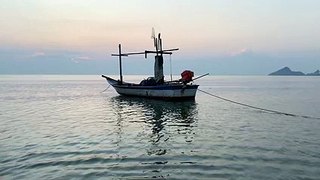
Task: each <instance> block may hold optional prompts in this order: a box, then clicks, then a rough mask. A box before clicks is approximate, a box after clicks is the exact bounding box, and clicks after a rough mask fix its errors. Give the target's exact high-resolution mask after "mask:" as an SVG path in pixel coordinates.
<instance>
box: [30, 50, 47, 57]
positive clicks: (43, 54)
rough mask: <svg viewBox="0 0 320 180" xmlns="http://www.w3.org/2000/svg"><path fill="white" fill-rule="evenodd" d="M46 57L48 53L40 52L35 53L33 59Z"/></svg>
mask: <svg viewBox="0 0 320 180" xmlns="http://www.w3.org/2000/svg"><path fill="white" fill-rule="evenodd" d="M45 55H46V53H44V52H41V51H39V52H34V53H33V54H32V55H31V57H41V56H45Z"/></svg>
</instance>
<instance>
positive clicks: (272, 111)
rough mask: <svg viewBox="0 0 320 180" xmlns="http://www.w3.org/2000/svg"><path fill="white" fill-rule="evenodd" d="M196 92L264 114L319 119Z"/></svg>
mask: <svg viewBox="0 0 320 180" xmlns="http://www.w3.org/2000/svg"><path fill="white" fill-rule="evenodd" d="M198 91H201V92H203V93H205V94H207V95H210V96H212V97H215V98H218V99H221V100H224V101H228V102H231V103H234V104H238V105H241V106H246V107H249V108H252V109H257V110H261V111H265V112H271V113H275V114H282V115H286V116H293V117H302V118H307V119H320V118H319V117H312V116H304V115H298V114H292V113H286V112H281V111H276V110H271V109H266V108H260V107H256V106H252V105H249V104H244V103H241V102H237V101H233V100H230V99H227V98H224V97H221V96H217V95H214V94H212V93H209V92H206V91H204V90H201V89H198Z"/></svg>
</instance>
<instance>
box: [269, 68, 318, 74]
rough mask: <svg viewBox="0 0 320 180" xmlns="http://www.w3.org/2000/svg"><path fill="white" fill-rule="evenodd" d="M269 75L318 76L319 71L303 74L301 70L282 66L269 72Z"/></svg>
mask: <svg viewBox="0 0 320 180" xmlns="http://www.w3.org/2000/svg"><path fill="white" fill-rule="evenodd" d="M269 76H320V71H319V70H316V71H315V72H313V73H307V74H305V73H303V72H301V71H292V70H291V69H290V68H288V67H284V68H282V69H279V70H278V71H275V72H273V73H270V74H269Z"/></svg>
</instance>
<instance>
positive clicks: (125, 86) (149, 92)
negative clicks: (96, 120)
mask: <svg viewBox="0 0 320 180" xmlns="http://www.w3.org/2000/svg"><path fill="white" fill-rule="evenodd" d="M104 77H105V78H106V79H107V81H108V83H109V84H110V85H111V86H113V88H114V89H115V90H116V91H117V92H118V93H119V94H120V95H125V96H138V97H145V98H154V99H166V100H187V99H194V98H195V96H196V92H197V89H198V85H183V84H179V83H175V84H163V85H156V86H141V85H137V84H130V83H122V84H121V83H119V81H116V80H114V79H112V78H110V77H106V76H104Z"/></svg>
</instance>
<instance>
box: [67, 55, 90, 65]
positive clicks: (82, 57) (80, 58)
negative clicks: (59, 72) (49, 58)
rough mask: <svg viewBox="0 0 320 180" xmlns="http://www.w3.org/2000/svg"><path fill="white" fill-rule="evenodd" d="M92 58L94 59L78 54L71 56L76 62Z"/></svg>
mask: <svg viewBox="0 0 320 180" xmlns="http://www.w3.org/2000/svg"><path fill="white" fill-rule="evenodd" d="M91 60H93V58H92V57H89V56H78V57H72V58H71V61H73V62H75V63H79V62H80V61H91Z"/></svg>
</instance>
